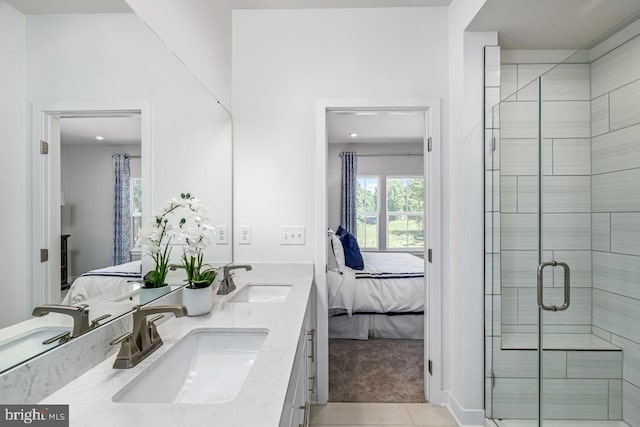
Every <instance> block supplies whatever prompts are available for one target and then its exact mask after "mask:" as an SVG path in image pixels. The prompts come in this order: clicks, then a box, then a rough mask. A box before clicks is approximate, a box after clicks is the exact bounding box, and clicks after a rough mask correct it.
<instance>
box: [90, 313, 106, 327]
mask: <svg viewBox="0 0 640 427" xmlns="http://www.w3.org/2000/svg"><path fill="white" fill-rule="evenodd" d="M109 317H111V315H110V314H103V315H102V316H100V317H96V318H95V319H93V320H92V321H91V326H89V329H95V328H97V327H98V326H100V322H101V321H103V320H104V319H107V318H109Z"/></svg>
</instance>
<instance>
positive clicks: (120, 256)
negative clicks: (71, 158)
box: [111, 153, 131, 265]
mask: <svg viewBox="0 0 640 427" xmlns="http://www.w3.org/2000/svg"><path fill="white" fill-rule="evenodd" d="M111 157H112V159H113V238H112V244H111V262H112V263H113V265H119V264H124V263H125V262H128V261H129V250H130V249H131V241H130V239H129V234H130V230H131V223H130V221H131V219H130V216H131V207H130V193H129V181H130V178H131V170H130V167H129V155H128V154H126V153H114V154H113V155H112V156H111Z"/></svg>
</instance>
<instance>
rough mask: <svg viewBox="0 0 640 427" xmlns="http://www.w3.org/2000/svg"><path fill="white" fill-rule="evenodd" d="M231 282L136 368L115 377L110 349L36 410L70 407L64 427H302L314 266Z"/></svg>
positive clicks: (309, 389)
mask: <svg viewBox="0 0 640 427" xmlns="http://www.w3.org/2000/svg"><path fill="white" fill-rule="evenodd" d="M235 283H236V286H237V289H236V290H235V291H234V292H232V293H231V294H229V295H226V296H217V297H216V302H215V306H214V309H213V311H212V312H211V313H209V314H208V315H204V316H200V317H181V318H173V316H170V315H167V316H166V318H165V319H164V320H166V321H164V322H162V323H159V322H158V323H159V324H158V326H157V329H158V333H159V334H160V336H161V338H162V340H163V342H164V344H163V345H162V346H161V347H159V348H158V349H157V350H156V351H155V352H153V353H152V354H151V355H149V356H148V357H147V358H146V359H144V360H143V361H142V362H140V363H139V364H138V365H137V366H135V367H133V368H130V369H114V368H113V364H114V359H115V350H117V349H114V352H113V354H114V355H113V356H111V357H108V358H107V359H106V360H104V361H103V362H102V363H100V364H98V365H97V366H96V367H94V368H93V369H91V370H89V371H88V372H86V373H85V374H84V375H82V376H80V377H79V378H77V379H76V380H74V381H72V382H71V383H69V384H67V385H66V386H64V387H63V388H61V389H60V390H58V391H57V392H55V393H53V394H52V395H50V396H49V397H47V398H46V399H44V400H43V401H42V402H41V403H44V404H47V403H48V404H69V405H70V410H69V413H70V420H71V425H72V426H73V425H77V426H80V425H82V426H84V425H91V426H113V425H120V424H125V423H126V424H129V425H139V426H156V425H181V426H187V425H199V424H202V423H203V422H204V421H205V420H207V421H209V420H210V421H211V423H212V424H214V425H220V426H247V427H249V426H251V427H257V426H265V427H266V426H273V427H277V426H280V427H284V426H287V427H288V426H293V427H298V426H300V425H302V426H305V425H308V415H309V402H311V401H312V400H313V399H314V397H315V395H314V393H315V388H316V384H315V349H316V345H315V313H314V308H315V290H314V288H313V266H312V265H311V264H254V265H253V270H252V271H250V272H244V271H242V272H237V273H236V276H235ZM112 338H116V337H115V336H114V337H112Z"/></svg>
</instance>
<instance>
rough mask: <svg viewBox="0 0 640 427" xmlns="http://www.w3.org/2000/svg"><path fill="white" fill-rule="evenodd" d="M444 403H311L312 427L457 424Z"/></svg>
mask: <svg viewBox="0 0 640 427" xmlns="http://www.w3.org/2000/svg"><path fill="white" fill-rule="evenodd" d="M456 425H457V424H456V422H455V421H454V420H453V417H452V416H451V414H449V411H448V410H447V408H445V407H443V406H434V405H430V404H428V403H338V402H330V403H329V404H327V405H326V406H312V407H311V426H312V427H356V426H357V427H383V426H395V427H410V426H423V427H427V426H428V427H434V426H438V427H440V426H443V427H444V426H456Z"/></svg>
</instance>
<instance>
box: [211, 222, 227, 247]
mask: <svg viewBox="0 0 640 427" xmlns="http://www.w3.org/2000/svg"><path fill="white" fill-rule="evenodd" d="M214 229H215V236H216V237H215V242H216V245H228V244H229V226H227V225H216V226H215V227H214Z"/></svg>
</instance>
